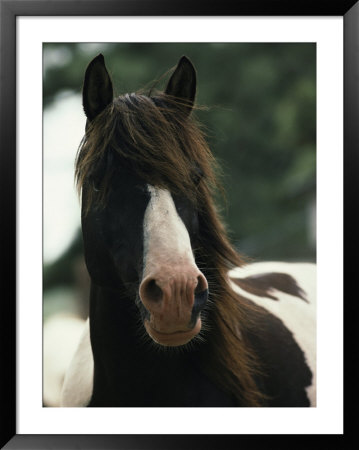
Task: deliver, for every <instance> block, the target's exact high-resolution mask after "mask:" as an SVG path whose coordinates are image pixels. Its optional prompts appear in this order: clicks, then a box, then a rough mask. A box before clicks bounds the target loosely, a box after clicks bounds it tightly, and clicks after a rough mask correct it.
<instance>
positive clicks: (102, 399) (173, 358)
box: [89, 350, 234, 407]
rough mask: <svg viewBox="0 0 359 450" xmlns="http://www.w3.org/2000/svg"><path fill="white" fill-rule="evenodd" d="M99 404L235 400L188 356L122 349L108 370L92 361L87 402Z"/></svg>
mask: <svg viewBox="0 0 359 450" xmlns="http://www.w3.org/2000/svg"><path fill="white" fill-rule="evenodd" d="M112 360H113V358H112ZM105 364H106V366H107V369H108V367H109V365H108V363H107V362H106V361H105ZM102 405H107V406H137V407H146V406H154V407H165V406H167V407H170V406H172V407H185V406H234V401H233V399H232V398H231V397H230V396H228V395H227V394H225V393H224V392H222V391H221V390H220V389H219V388H218V387H217V386H216V385H215V384H214V383H212V382H211V381H210V379H209V378H208V377H207V376H206V374H205V373H204V372H203V371H201V370H200V369H199V367H198V366H197V364H196V363H195V362H194V361H193V360H191V359H189V358H188V357H184V356H181V355H179V356H178V355H168V354H167V355H165V352H163V355H162V354H161V353H160V354H158V352H157V354H156V352H154V351H153V350H152V351H149V352H148V353H145V352H144V353H142V352H140V351H137V352H136V350H133V351H132V352H131V358H130V357H129V353H128V352H124V354H123V355H122V357H121V356H120V358H119V360H118V364H117V367H114V365H113V364H112V366H111V368H110V370H107V371H105V370H104V369H103V365H102V364H101V363H99V364H98V365H95V376H94V386H93V395H92V400H91V402H90V404H89V406H102Z"/></svg>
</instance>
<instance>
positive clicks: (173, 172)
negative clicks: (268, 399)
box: [75, 93, 262, 406]
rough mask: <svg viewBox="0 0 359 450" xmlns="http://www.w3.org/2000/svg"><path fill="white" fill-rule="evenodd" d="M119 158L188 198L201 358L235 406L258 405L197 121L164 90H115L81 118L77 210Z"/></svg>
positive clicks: (231, 260) (100, 196)
mask: <svg viewBox="0 0 359 450" xmlns="http://www.w3.org/2000/svg"><path fill="white" fill-rule="evenodd" d="M119 164H121V165H124V166H126V167H127V168H129V169H130V170H132V171H134V173H136V174H137V175H139V176H140V177H141V178H142V179H143V180H145V181H146V182H147V183H149V184H151V185H155V186H158V187H165V188H168V189H169V190H170V191H171V192H173V193H182V194H184V195H185V196H186V197H187V198H189V199H190V200H191V201H192V202H194V204H195V205H196V208H197V210H198V216H199V229H200V230H201V232H200V235H199V236H198V239H199V245H198V247H197V248H194V249H193V250H194V253H195V259H196V263H197V265H198V267H199V268H200V269H201V270H202V272H203V273H204V275H205V276H206V278H207V280H208V284H209V292H210V298H209V300H210V301H209V307H208V308H209V310H208V311H207V315H206V318H205V321H206V322H205V323H206V329H209V330H210V332H206V331H205V332H204V338H205V340H206V345H207V348H208V352H210V353H209V354H208V353H207V358H203V361H201V364H202V365H203V366H205V367H206V370H207V373H209V376H210V377H212V378H213V379H214V380H216V382H217V383H218V384H220V385H221V386H222V388H223V389H224V390H225V391H227V392H231V393H233V394H234V395H235V396H236V398H237V399H238V401H239V403H240V404H241V405H243V406H260V404H261V400H262V394H261V393H260V392H259V390H258V388H257V386H256V383H255V381H254V378H255V376H256V373H258V371H259V367H258V364H257V362H256V360H255V357H254V356H253V351H252V349H251V348H250V347H249V344H248V342H246V338H245V337H246V329H247V327H248V329H250V328H251V324H250V321H249V320H248V312H249V309H254V308H255V307H254V306H253V307H252V306H250V305H249V304H248V303H247V302H246V301H245V299H242V298H241V297H239V296H238V295H237V294H236V293H235V292H234V291H233V290H232V289H231V287H230V284H229V278H228V275H227V274H228V270H230V269H232V268H233V267H236V266H241V265H243V260H242V258H241V257H240V256H239V255H238V253H237V252H236V251H235V250H234V249H233V247H232V246H231V244H230V242H229V240H228V238H227V234H226V231H225V228H224V226H223V224H222V222H221V219H220V216H219V213H218V210H217V208H216V206H215V204H214V200H213V199H214V194H215V192H216V191H217V190H218V189H219V190H220V189H221V187H220V183H219V182H218V177H217V172H218V170H217V168H218V166H217V165H216V161H215V159H214V157H213V155H212V153H211V151H210V149H209V147H208V145H207V143H206V139H205V137H204V133H203V132H202V130H201V127H200V125H199V124H198V123H197V121H196V120H195V118H194V117H193V114H191V115H190V116H187V115H186V114H184V113H183V112H182V108H180V105H179V104H178V99H174V98H172V97H170V96H168V95H165V94H162V93H161V94H157V93H156V94H155V95H154V96H152V97H148V96H146V95H142V94H126V95H124V96H120V97H117V98H116V99H115V100H114V101H113V103H111V104H110V105H109V106H108V107H107V108H106V109H105V110H104V111H103V112H102V113H101V114H99V115H98V116H97V117H96V118H95V119H94V120H93V121H92V122H91V123H90V124H89V125H88V127H87V130H86V135H85V137H84V139H83V140H82V142H81V145H80V148H79V151H78V154H77V158H76V170H75V176H76V182H77V187H78V189H79V192H81V190H82V188H83V187H84V186H85V185H86V186H88V187H89V189H87V190H86V192H87V195H86V198H83V199H82V201H83V211H84V214H86V213H87V212H88V211H89V210H90V208H91V207H92V205H93V204H94V203H96V206H101V205H104V204H105V203H106V197H107V195H108V192H109V190H110V189H111V180H112V178H113V177H114V176H116V167H118V166H119ZM99 179H100V180H101V181H100V183H99V184H98V180H99ZM95 180H97V181H96V182H95Z"/></svg>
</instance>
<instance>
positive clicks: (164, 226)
mask: <svg viewBox="0 0 359 450" xmlns="http://www.w3.org/2000/svg"><path fill="white" fill-rule="evenodd" d="M148 190H149V192H150V194H151V199H150V201H149V204H148V206H147V209H146V212H145V217H144V225H143V228H144V272H145V273H144V274H143V275H144V277H145V276H146V275H147V273H149V272H150V271H152V270H154V269H156V267H158V266H159V265H161V266H162V268H163V267H166V265H172V268H173V266H181V265H184V264H188V263H190V264H193V265H195V261H194V257H193V253H192V247H191V241H190V237H189V234H188V231H187V229H186V227H185V225H184V223H183V221H182V219H181V218H180V216H179V215H178V213H177V210H176V206H175V204H174V201H173V199H172V196H171V194H170V193H169V191H167V190H166V189H161V188H156V187H153V186H151V185H148ZM162 270H163V269H162Z"/></svg>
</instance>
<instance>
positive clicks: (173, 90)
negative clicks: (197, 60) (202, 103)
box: [165, 56, 196, 114]
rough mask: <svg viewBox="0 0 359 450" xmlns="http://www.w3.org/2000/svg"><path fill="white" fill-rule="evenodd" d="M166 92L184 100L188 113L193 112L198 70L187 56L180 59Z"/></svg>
mask: <svg viewBox="0 0 359 450" xmlns="http://www.w3.org/2000/svg"><path fill="white" fill-rule="evenodd" d="M165 94H167V95H171V96H173V97H178V98H180V99H181V100H184V101H185V104H186V105H185V108H186V112H187V114H189V113H190V112H191V110H192V107H193V104H194V98H195V96H196V70H195V68H194V67H193V64H192V63H191V61H190V60H189V59H188V58H187V57H186V56H182V58H181V59H180V60H179V62H178V64H177V67H176V69H175V71H174V72H173V74H172V76H171V78H170V80H169V82H168V84H167V87H166V90H165Z"/></svg>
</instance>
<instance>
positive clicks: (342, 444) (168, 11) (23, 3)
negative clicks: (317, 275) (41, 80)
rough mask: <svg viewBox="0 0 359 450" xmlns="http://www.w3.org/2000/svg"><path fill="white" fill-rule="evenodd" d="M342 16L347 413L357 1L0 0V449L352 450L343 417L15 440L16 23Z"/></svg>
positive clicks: (358, 86)
mask: <svg viewBox="0 0 359 450" xmlns="http://www.w3.org/2000/svg"><path fill="white" fill-rule="evenodd" d="M298 15H300V16H343V18H344V180H345V181H344V211H345V212H344V236H346V237H347V239H345V240H344V267H346V269H347V270H346V271H344V285H345V290H344V294H345V293H347V294H350V293H351V292H353V293H354V294H353V295H354V296H353V298H352V300H353V301H352V302H350V301H348V300H349V298H348V297H349V295H347V301H345V310H344V318H345V343H346V345H345V349H344V356H345V386H346V389H345V392H344V394H345V396H344V400H345V411H350V409H351V407H350V403H351V400H352V395H351V392H350V390H351V389H350V386H353V384H354V383H352V381H353V378H354V377H355V373H356V369H357V367H356V359H357V357H353V356H352V355H353V354H354V355H356V354H357V353H356V349H354V345H355V342H357V341H358V339H357V338H358V332H357V331H356V330H357V328H358V327H357V326H356V324H355V323H354V320H355V319H356V314H355V308H356V303H357V302H356V299H355V292H357V289H356V290H354V283H353V280H354V282H355V280H356V278H357V277H356V276H355V272H354V270H350V268H351V267H355V265H354V266H353V262H352V261H355V259H354V257H355V254H354V252H355V251H356V249H357V245H356V244H357V242H356V241H357V238H356V234H357V233H356V232H357V230H358V221H357V220H356V214H355V213H356V209H357V206H358V203H357V196H356V195H355V186H356V185H355V181H356V180H357V178H358V175H357V173H358V169H359V164H358V162H359V161H358V159H359V152H358V148H357V144H358V133H359V131H358V130H359V126H358V124H359V121H358V120H359V104H358V103H359V82H358V80H359V59H358V53H359V5H358V1H357V0H340V1H337V2H333V3H330V2H327V1H322V0H317V1H313V0H311V1H307V0H301V1H300V2H288V1H277V0H248V1H241V0H239V1H237V2H232V1H227V0H222V1H221V2H213V1H210V0H207V1H206V2H202V1H196V0H191V1H188V0H172V1H168V0H87V1H86V2H84V1H81V0H54V1H52V0H0V30H1V31H0V33H1V34H0V61H1V62H0V71H1V73H0V95H1V97H0V201H1V205H0V211H1V216H0V217H1V219H0V230H1V232H0V243H1V244H0V245H1V247H0V255H1V256H2V262H3V264H2V267H1V271H0V277H1V286H2V289H3V293H2V299H1V310H0V311H1V312H0V321H1V322H0V333H1V338H0V348H1V359H0V361H1V371H0V373H1V391H0V406H1V409H2V415H1V417H2V419H1V423H0V428H1V440H0V445H1V446H2V447H1V448H6V449H20V448H21V449H35V448H36V449H45V448H46V449H48V448H53V449H56V448H62V449H67V448H69V449H70V448H84V449H97V448H98V449H100V448H101V449H110V448H111V449H112V448H113V449H114V448H117V449H151V448H154V449H158V450H160V449H183V448H188V449H190V448H195V449H200V448H206V449H211V448H218V449H224V448H225V449H230V448H244V449H246V448H253V447H256V446H257V445H261V446H263V445H264V447H265V448H278V447H279V448H280V447H281V446H284V445H285V446H286V447H287V446H288V441H290V445H291V446H294V447H295V448H299V447H300V448H303V447H307V448H313V446H314V445H315V446H317V445H320V444H321V442H319V440H320V441H321V440H322V439H326V440H327V443H326V447H327V448H336V449H338V448H347V446H348V448H349V446H350V444H348V443H349V442H350V441H351V437H350V435H351V434H352V432H353V431H354V426H355V414H346V415H345V422H344V434H343V435H324V436H323V435H299V436H294V435H284V436H279V435H270V436H264V435H210V436H206V435H148V436H144V435H132V436H130V435H88V436H86V435H18V434H16V250H17V249H16V17H18V16H298Z"/></svg>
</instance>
